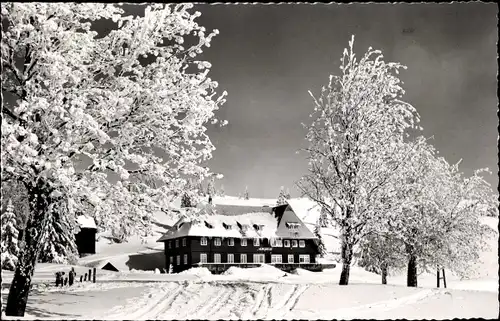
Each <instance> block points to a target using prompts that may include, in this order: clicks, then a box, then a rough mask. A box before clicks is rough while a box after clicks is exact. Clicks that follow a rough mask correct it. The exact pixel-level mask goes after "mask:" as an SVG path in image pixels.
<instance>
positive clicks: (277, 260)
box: [271, 254, 283, 264]
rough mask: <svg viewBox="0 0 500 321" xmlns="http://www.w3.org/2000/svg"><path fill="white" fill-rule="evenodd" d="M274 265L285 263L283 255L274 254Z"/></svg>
mask: <svg viewBox="0 0 500 321" xmlns="http://www.w3.org/2000/svg"><path fill="white" fill-rule="evenodd" d="M273 263H283V256H282V255H281V254H272V255H271V264H273Z"/></svg>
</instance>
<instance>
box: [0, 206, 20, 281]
mask: <svg viewBox="0 0 500 321" xmlns="http://www.w3.org/2000/svg"><path fill="white" fill-rule="evenodd" d="M0 221H1V222H2V227H1V231H2V233H1V234H2V243H1V249H2V269H5V270H11V271H14V269H15V267H16V264H17V261H18V256H19V244H18V236H19V231H18V229H17V223H16V214H15V213H14V206H13V205H12V201H10V200H9V201H8V203H7V208H6V209H5V212H3V213H2V216H1V220H0Z"/></svg>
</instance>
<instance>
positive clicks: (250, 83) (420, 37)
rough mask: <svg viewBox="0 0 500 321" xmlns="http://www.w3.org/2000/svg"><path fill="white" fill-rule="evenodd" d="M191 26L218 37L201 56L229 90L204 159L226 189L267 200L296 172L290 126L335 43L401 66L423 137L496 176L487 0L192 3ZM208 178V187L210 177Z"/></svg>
mask: <svg viewBox="0 0 500 321" xmlns="http://www.w3.org/2000/svg"><path fill="white" fill-rule="evenodd" d="M194 10H198V11H200V12H201V13H202V16H201V17H199V18H198V19H197V21H198V23H200V24H201V25H203V26H205V27H206V28H207V30H212V29H218V30H219V31H220V34H219V35H218V36H216V37H215V38H214V39H213V40H212V43H211V47H210V48H206V49H205V52H204V54H203V58H205V59H206V60H207V61H210V62H211V63H212V69H211V72H210V74H209V76H210V77H211V78H212V79H214V80H216V81H218V83H219V89H220V91H221V92H222V91H223V90H226V91H227V92H228V97H227V102H226V104H224V105H223V106H222V107H221V109H220V111H219V113H218V117H219V118H221V119H227V120H228V121H229V125H228V126H226V127H223V128H210V130H209V135H210V138H211V139H212V142H213V143H214V144H215V146H216V148H217V150H216V151H215V152H214V153H213V159H212V160H211V161H210V162H209V166H210V168H211V169H212V170H213V171H216V172H220V173H223V174H224V176H225V177H224V179H222V180H221V182H220V183H222V184H223V185H224V190H225V192H226V194H230V195H237V194H238V193H243V192H244V190H245V187H246V186H248V190H249V194H250V196H251V197H269V198H273V197H277V195H278V194H279V190H280V186H285V188H290V191H291V194H292V196H299V195H300V193H299V192H298V191H297V190H296V189H295V187H294V183H295V182H296V181H297V180H298V179H299V178H300V177H301V175H303V174H305V173H306V172H307V161H306V160H305V157H306V155H305V154H303V153H299V154H296V151H297V150H299V149H300V148H302V147H305V146H306V141H305V139H304V137H305V130H304V128H303V127H302V126H301V123H303V122H305V123H307V122H310V118H309V114H310V113H311V112H312V109H313V104H312V99H311V97H310V96H309V94H308V90H311V91H312V92H313V93H319V91H320V89H321V86H323V85H326V84H327V81H328V76H329V75H330V74H338V73H339V71H340V70H339V63H340V57H341V55H342V51H343V49H344V48H345V47H347V45H348V41H349V39H350V38H351V35H355V42H354V49H355V51H356V52H357V54H358V55H362V54H364V52H366V50H367V49H368V47H369V46H372V47H373V48H375V49H380V50H382V52H383V54H384V57H385V59H386V61H398V62H401V63H402V64H404V65H406V66H408V69H407V70H406V71H403V72H402V74H401V79H402V80H403V81H404V89H405V90H406V95H405V96H404V98H405V100H406V101H408V102H410V103H411V104H412V105H413V106H414V107H415V108H416V109H417V110H418V112H419V114H420V116H421V125H422V127H423V128H424V131H423V134H424V135H425V136H426V137H430V136H434V139H433V144H434V146H435V147H436V148H437V149H438V150H439V152H440V154H441V155H442V156H444V157H445V158H446V159H447V160H448V161H449V162H450V163H455V162H457V161H459V160H460V159H462V163H461V169H462V170H463V171H464V172H465V173H466V174H468V175H470V174H471V173H472V171H473V170H474V169H477V168H482V167H489V168H490V170H491V171H492V172H493V174H492V175H491V176H489V177H487V180H488V181H489V182H490V183H491V184H492V185H493V188H494V189H495V190H496V188H497V185H498V175H497V135H498V134H497V133H498V131H497V126H498V118H497V108H498V107H497V106H498V99H497V91H496V88H497V70H498V66H497V45H496V43H497V39H498V38H497V37H498V34H497V18H496V17H497V13H498V8H497V6H496V5H495V4H484V3H454V4H348V5H346V4H330V5H328V4H314V5H309V4H302V5H300V4H281V5H262V4H259V5H243V4H238V5H236V4H220V5H208V4H202V5H201V4H200V5H195V8H194ZM220 183H219V184H220Z"/></svg>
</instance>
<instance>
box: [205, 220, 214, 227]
mask: <svg viewBox="0 0 500 321" xmlns="http://www.w3.org/2000/svg"><path fill="white" fill-rule="evenodd" d="M205 226H206V227H208V228H214V226H213V225H212V224H210V223H208V222H207V221H205Z"/></svg>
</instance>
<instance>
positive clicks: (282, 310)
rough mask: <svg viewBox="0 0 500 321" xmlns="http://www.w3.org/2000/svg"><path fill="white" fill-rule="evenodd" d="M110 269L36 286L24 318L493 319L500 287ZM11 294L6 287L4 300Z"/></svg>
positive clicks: (356, 275)
mask: <svg viewBox="0 0 500 321" xmlns="http://www.w3.org/2000/svg"><path fill="white" fill-rule="evenodd" d="M55 268H56V266H53V267H52V269H55ZM42 270H43V267H42ZM45 271H47V268H45ZM38 272H42V271H40V268H39V269H38ZM99 273H102V272H101V271H100V272H99ZM106 273H107V274H108V275H109V274H115V275H116V278H113V279H114V281H112V280H108V281H100V282H98V283H96V284H92V283H83V284H80V283H77V284H76V286H74V287H71V288H55V287H42V286H38V287H35V288H34V290H33V291H32V293H31V295H30V299H29V302H28V310H27V316H26V318H36V319H39V318H46V317H57V318H61V317H64V318H99V319H117V320H123V319H175V320H182V319H209V320H212V319H309V320H314V319H332V318H335V319H353V318H379V319H387V318H405V319H421V318H434V319H448V318H450V319H451V318H470V317H481V318H495V317H497V316H498V315H497V314H498V308H499V306H498V300H497V295H498V292H497V291H485V290H484V289H483V290H482V291H478V290H460V289H457V288H456V286H457V285H458V286H460V285H461V284H460V283H459V282H451V283H450V284H449V288H448V289H442V288H441V289H435V288H427V287H418V288H408V287H405V286H404V285H398V282H389V283H390V284H388V285H380V284H379V283H380V277H379V276H377V275H374V274H372V273H369V272H366V271H364V270H363V269H361V268H358V267H353V269H352V271H351V281H350V284H349V286H339V285H338V284H337V282H338V277H339V274H340V269H339V268H335V269H329V270H325V271H324V272H319V273H317V272H309V271H305V270H298V271H297V272H296V273H295V274H288V273H284V272H282V271H280V270H277V269H275V268H273V267H271V266H268V265H265V266H263V267H260V268H253V269H239V268H231V269H230V270H228V271H227V272H226V273H225V274H224V275H211V274H210V273H209V272H208V271H207V270H206V269H203V268H196V269H192V270H188V271H185V272H183V273H179V274H176V275H168V274H151V273H134V272H130V273H127V274H125V273H119V272H106ZM99 279H100V278H99ZM126 280H128V282H127V281H126ZM389 280H390V281H395V280H392V279H389ZM152 281H162V282H152ZM6 295H7V289H3V290H2V297H3V302H5V299H6Z"/></svg>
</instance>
